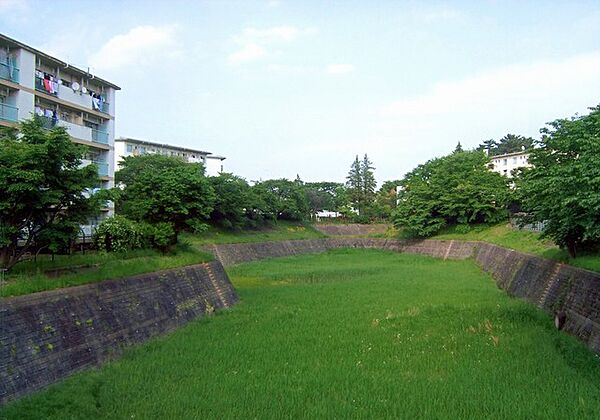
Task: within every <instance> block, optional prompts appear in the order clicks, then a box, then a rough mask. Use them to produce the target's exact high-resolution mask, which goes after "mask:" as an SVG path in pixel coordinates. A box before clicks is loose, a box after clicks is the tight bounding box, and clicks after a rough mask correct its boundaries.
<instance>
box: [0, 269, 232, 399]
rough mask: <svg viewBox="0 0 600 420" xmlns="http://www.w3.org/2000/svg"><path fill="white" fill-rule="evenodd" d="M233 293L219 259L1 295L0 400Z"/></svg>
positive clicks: (211, 307) (227, 300) (226, 301)
mask: <svg viewBox="0 0 600 420" xmlns="http://www.w3.org/2000/svg"><path fill="white" fill-rule="evenodd" d="M237 299H238V298H237V295H236V293H235V290H234V288H233V286H232V285H231V282H230V281H229V278H228V277H227V274H226V273H225V270H224V269H223V266H222V265H221V263H220V262H218V261H213V262H210V263H207V264H200V265H195V266H188V267H182V268H178V269H172V270H165V271H161V272H157V273H149V274H144V275H140V276H135V277H131V278H127V279H122V280H114V281H113V280H111V281H104V282H101V283H94V284H88V285H83V286H78V287H70V288H66V289H60V290H53V291H48V292H42V293H34V294H31V295H26V296H20V297H15V298H4V299H0V403H3V402H6V401H8V400H10V399H13V398H15V397H18V396H21V395H24V394H27V393H30V392H31V391H34V390H36V389H40V388H43V387H45V386H47V385H49V384H51V383H54V382H56V381H58V380H60V379H62V378H65V377H67V376H69V375H70V374H72V373H73V372H75V371H78V370H81V369H83V368H86V367H89V366H94V365H98V364H99V363H101V362H102V361H104V360H106V359H108V358H111V357H114V356H116V355H118V354H119V353H120V352H121V350H122V348H123V347H124V346H127V345H129V344H133V343H140V342H143V341H145V340H147V339H149V338H151V337H154V336H157V335H160V334H164V333H167V332H169V331H172V330H174V329H176V328H177V327H179V326H181V325H183V324H186V323H187V322H189V321H191V320H194V319H197V318H199V317H202V316H205V315H206V314H210V313H212V312H213V311H215V310H219V309H222V308H226V307H229V306H230V305H233V304H234V303H236V302H237Z"/></svg>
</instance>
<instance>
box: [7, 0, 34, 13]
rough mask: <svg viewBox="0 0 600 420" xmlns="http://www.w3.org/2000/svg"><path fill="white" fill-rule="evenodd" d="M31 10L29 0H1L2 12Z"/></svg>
mask: <svg viewBox="0 0 600 420" xmlns="http://www.w3.org/2000/svg"><path fill="white" fill-rule="evenodd" d="M27 11H29V1H28V0H0V13H1V14H4V13H7V14H8V13H24V12H27Z"/></svg>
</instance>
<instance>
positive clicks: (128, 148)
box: [127, 144, 133, 153]
mask: <svg viewBox="0 0 600 420" xmlns="http://www.w3.org/2000/svg"><path fill="white" fill-rule="evenodd" d="M131 152H133V146H132V145H131V144H128V145H127V153H131Z"/></svg>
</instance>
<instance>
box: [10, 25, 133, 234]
mask: <svg viewBox="0 0 600 420" xmlns="http://www.w3.org/2000/svg"><path fill="white" fill-rule="evenodd" d="M120 89H121V88H120V87H118V86H117V85H115V84H113V83H111V82H108V81H106V80H104V79H101V78H100V77H98V76H96V75H93V74H91V73H90V72H89V70H82V69H79V68H77V67H74V66H72V65H70V64H68V63H66V62H64V61H62V60H60V59H58V58H55V57H52V56H50V55H48V54H46V53H44V52H42V51H39V50H36V49H35V48H32V47H30V46H28V45H25V44H23V43H21V42H19V41H16V40H14V39H12V38H9V37H7V36H5V35H2V34H0V126H5V127H17V126H18V123H19V121H21V120H24V119H29V118H32V117H33V115H34V114H36V115H39V116H40V117H41V118H42V119H43V120H44V124H45V125H46V126H47V127H48V128H50V127H53V126H55V125H56V126H62V127H65V128H66V129H67V132H68V133H69V136H70V137H71V140H72V141H73V142H74V143H78V144H81V145H83V146H85V147H86V153H85V158H84V160H83V162H82V164H83V165H89V164H91V163H95V164H96V165H97V166H98V175H100V180H101V182H100V185H99V186H98V187H100V188H112V187H113V186H114V156H113V153H114V127H115V96H116V95H115V93H116V91H118V90H120ZM113 212H114V208H113V204H112V203H110V202H109V203H108V205H107V207H106V208H104V209H103V214H102V216H101V217H100V218H94V219H93V220H90V221H89V224H87V225H84V226H82V228H83V230H84V231H85V232H87V233H86V234H88V235H89V234H90V232H92V231H93V229H94V227H95V225H96V224H97V223H98V222H99V221H100V219H102V218H104V217H106V216H108V215H111V214H112V213H113Z"/></svg>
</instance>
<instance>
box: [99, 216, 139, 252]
mask: <svg viewBox="0 0 600 420" xmlns="http://www.w3.org/2000/svg"><path fill="white" fill-rule="evenodd" d="M93 241H94V245H95V246H96V248H97V249H99V250H100V251H108V252H123V251H129V250H131V249H136V248H143V247H144V246H145V245H147V244H146V243H145V242H144V235H143V233H142V232H141V230H140V228H139V226H138V224H137V223H135V222H132V221H131V220H129V219H127V218H125V217H123V216H114V217H109V218H107V219H104V220H103V221H102V223H100V225H98V227H97V228H96V232H94V237H93Z"/></svg>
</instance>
